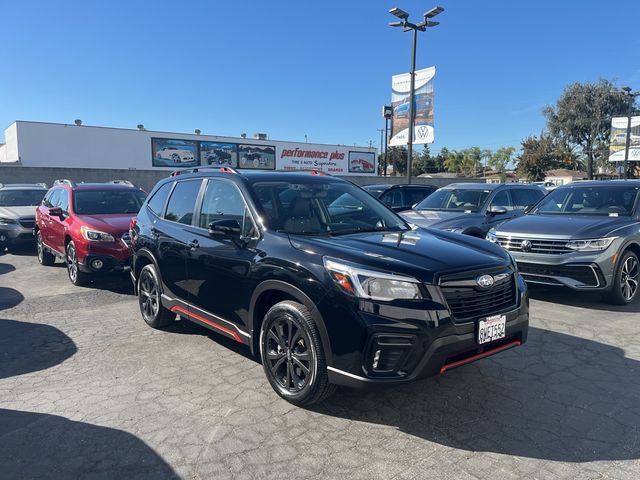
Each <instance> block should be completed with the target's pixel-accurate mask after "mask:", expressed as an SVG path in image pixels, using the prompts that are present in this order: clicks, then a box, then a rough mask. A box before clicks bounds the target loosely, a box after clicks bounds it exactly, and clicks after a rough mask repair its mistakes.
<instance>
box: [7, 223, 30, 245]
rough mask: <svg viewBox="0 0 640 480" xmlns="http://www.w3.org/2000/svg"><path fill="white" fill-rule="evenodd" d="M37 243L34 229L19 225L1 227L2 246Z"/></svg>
mask: <svg viewBox="0 0 640 480" xmlns="http://www.w3.org/2000/svg"><path fill="white" fill-rule="evenodd" d="M33 242H35V237H34V235H33V228H32V227H23V226H22V225H20V224H19V223H16V224H13V223H12V224H9V225H4V224H3V225H0V245H5V246H6V245H14V244H26V243H33Z"/></svg>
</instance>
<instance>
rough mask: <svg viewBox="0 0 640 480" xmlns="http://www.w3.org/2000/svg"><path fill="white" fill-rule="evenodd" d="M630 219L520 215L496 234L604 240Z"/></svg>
mask: <svg viewBox="0 0 640 480" xmlns="http://www.w3.org/2000/svg"><path fill="white" fill-rule="evenodd" d="M633 222H634V221H633V219H632V218H631V217H604V216H587V215H524V216H522V217H519V218H515V219H513V220H508V221H506V222H505V223H503V224H502V225H500V226H499V227H498V228H496V231H497V233H498V234H500V235H502V234H512V235H527V236H531V237H535V236H536V235H543V236H545V237H549V238H561V239H568V238H571V239H581V238H584V239H586V238H600V237H606V236H607V235H608V234H609V233H611V232H612V231H613V230H616V229H618V228H620V227H624V226H626V225H629V224H630V223H633Z"/></svg>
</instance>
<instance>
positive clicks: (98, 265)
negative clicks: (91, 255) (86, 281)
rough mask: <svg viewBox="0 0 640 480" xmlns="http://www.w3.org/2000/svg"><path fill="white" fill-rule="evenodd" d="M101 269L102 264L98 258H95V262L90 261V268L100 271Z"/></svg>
mask: <svg viewBox="0 0 640 480" xmlns="http://www.w3.org/2000/svg"><path fill="white" fill-rule="evenodd" d="M102 267H104V262H103V261H102V260H100V259H99V258H96V259H95V260H92V261H91V268H94V269H96V270H100V269H101V268H102Z"/></svg>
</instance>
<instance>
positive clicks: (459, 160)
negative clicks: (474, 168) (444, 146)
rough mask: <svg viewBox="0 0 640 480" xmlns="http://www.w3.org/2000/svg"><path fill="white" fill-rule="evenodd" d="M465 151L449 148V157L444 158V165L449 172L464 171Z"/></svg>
mask: <svg viewBox="0 0 640 480" xmlns="http://www.w3.org/2000/svg"><path fill="white" fill-rule="evenodd" d="M463 162H464V153H462V152H461V151H456V150H450V151H449V150H447V158H445V160H444V167H445V168H446V169H447V171H448V172H452V173H462V164H463Z"/></svg>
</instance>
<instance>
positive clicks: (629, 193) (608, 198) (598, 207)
mask: <svg viewBox="0 0 640 480" xmlns="http://www.w3.org/2000/svg"><path fill="white" fill-rule="evenodd" d="M639 191H640V189H639V188H638V187H631V186H588V187H587V186H584V187H569V188H559V189H557V190H554V191H553V192H551V193H550V194H549V195H547V196H546V197H545V198H544V200H542V202H541V203H540V205H539V206H538V207H537V208H536V210H535V213H542V214H554V215H612V216H618V215H631V213H632V212H633V208H634V205H635V204H636V201H637V199H638V195H639V193H638V192H639Z"/></svg>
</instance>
